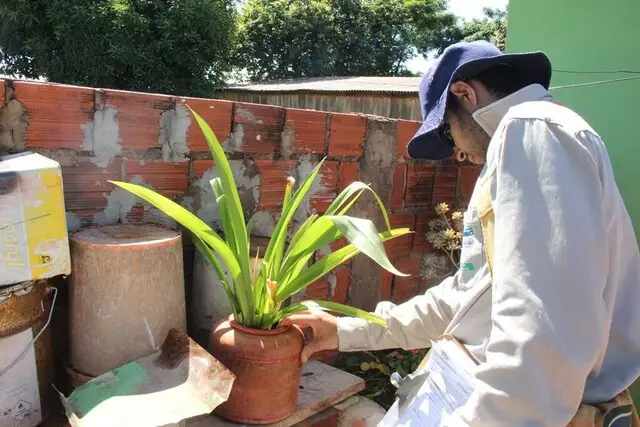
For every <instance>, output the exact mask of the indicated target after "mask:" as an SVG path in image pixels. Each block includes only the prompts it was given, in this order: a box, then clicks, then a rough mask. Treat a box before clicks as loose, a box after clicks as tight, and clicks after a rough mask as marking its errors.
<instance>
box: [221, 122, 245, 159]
mask: <svg viewBox="0 0 640 427" xmlns="http://www.w3.org/2000/svg"><path fill="white" fill-rule="evenodd" d="M243 141H244V125H242V124H236V125H235V127H234V129H233V132H231V135H229V138H228V139H227V140H226V141H224V142H223V143H222V149H223V150H224V151H225V152H227V153H231V152H234V151H242V145H243Z"/></svg>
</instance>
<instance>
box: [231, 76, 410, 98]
mask: <svg viewBox="0 0 640 427" xmlns="http://www.w3.org/2000/svg"><path fill="white" fill-rule="evenodd" d="M421 80H422V77H316V78H308V79H291V80H277V81H270V82H263V83H249V84H242V85H231V86H226V87H224V88H221V89H220V90H231V91H242V92H386V93H393V92H396V93H398V92H399V93H407V94H414V93H417V92H418V85H419V84H420V81H421Z"/></svg>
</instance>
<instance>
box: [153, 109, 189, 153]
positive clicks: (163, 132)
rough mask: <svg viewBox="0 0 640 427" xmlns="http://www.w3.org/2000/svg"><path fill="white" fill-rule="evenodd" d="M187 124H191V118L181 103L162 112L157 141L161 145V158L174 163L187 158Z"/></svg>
mask: <svg viewBox="0 0 640 427" xmlns="http://www.w3.org/2000/svg"><path fill="white" fill-rule="evenodd" d="M189 126H191V118H190V117H189V112H188V111H187V109H186V108H185V107H184V106H183V105H178V106H176V108H173V109H171V110H168V111H165V112H164V113H162V116H161V117H160V136H159V137H158V143H159V144H160V145H161V146H162V158H163V159H164V160H165V161H167V162H174V163H175V162H180V161H184V160H186V159H187V154H189V146H188V145H187V132H188V130H189Z"/></svg>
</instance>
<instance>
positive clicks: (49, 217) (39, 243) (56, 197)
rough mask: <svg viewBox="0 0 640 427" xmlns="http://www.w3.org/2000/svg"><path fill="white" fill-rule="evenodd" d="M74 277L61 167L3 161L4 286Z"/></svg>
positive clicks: (0, 270) (0, 275)
mask: <svg viewBox="0 0 640 427" xmlns="http://www.w3.org/2000/svg"><path fill="white" fill-rule="evenodd" d="M70 273H71V262H70V256H69V240H68V237H67V223H66V219H65V209H64V195H63V191H62V171H61V169H60V165H59V164H58V163H57V162H55V161H53V160H51V159H48V158H46V157H44V156H41V155H40V154H36V153H30V152H27V153H20V154H14V155H11V156H5V157H0V286H2V285H12V284H15V283H19V282H24V281H27V280H37V279H46V278H49V277H54V276H58V275H61V274H64V275H68V274H70Z"/></svg>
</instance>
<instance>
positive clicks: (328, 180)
mask: <svg viewBox="0 0 640 427" xmlns="http://www.w3.org/2000/svg"><path fill="white" fill-rule="evenodd" d="M320 176H321V178H320V186H321V188H322V189H321V190H320V191H318V192H317V193H316V194H314V195H313V196H311V207H312V208H313V209H314V210H315V211H316V212H319V213H320V212H324V211H326V210H327V208H328V207H329V205H330V204H331V203H332V202H333V200H334V199H335V198H336V196H337V189H338V162H337V161H335V160H326V161H325V162H324V163H323V164H322V168H320Z"/></svg>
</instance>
